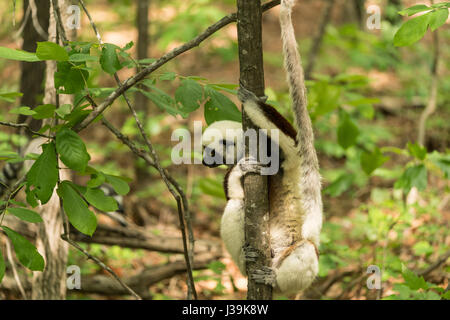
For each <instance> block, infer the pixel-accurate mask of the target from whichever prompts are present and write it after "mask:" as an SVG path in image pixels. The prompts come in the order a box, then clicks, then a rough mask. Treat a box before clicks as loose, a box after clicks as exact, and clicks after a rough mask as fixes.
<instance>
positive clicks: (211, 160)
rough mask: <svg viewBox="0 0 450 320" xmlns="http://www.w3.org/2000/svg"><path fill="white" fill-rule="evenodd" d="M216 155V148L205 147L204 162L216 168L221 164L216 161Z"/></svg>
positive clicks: (205, 164)
mask: <svg viewBox="0 0 450 320" xmlns="http://www.w3.org/2000/svg"><path fill="white" fill-rule="evenodd" d="M215 156H216V150H214V149H211V148H208V147H206V148H204V149H203V160H202V164H203V165H204V166H207V167H209V168H216V167H218V166H220V163H216V160H215ZM223 163H224V162H223Z"/></svg>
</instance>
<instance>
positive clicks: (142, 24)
mask: <svg viewBox="0 0 450 320" xmlns="http://www.w3.org/2000/svg"><path fill="white" fill-rule="evenodd" d="M149 6H150V0H137V5H136V7H137V12H136V25H137V30H138V39H137V58H138V60H141V59H146V58H148V47H149V45H150V41H149V34H148V27H149V19H148V11H149ZM138 71H139V70H138ZM141 89H143V86H142V87H141ZM135 99H136V109H137V110H138V111H143V112H144V113H145V114H146V113H147V111H148V99H147V98H146V97H145V96H144V95H143V94H142V93H140V92H136V94H135Z"/></svg>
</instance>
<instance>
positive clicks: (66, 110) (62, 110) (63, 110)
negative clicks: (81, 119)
mask: <svg viewBox="0 0 450 320" xmlns="http://www.w3.org/2000/svg"><path fill="white" fill-rule="evenodd" d="M71 110H72V106H71V105H70V104H63V105H62V106H59V108H58V109H56V110H55V112H56V114H57V115H58V116H60V117H61V118H63V119H64V117H65V116H67V115H68V114H70V112H71Z"/></svg>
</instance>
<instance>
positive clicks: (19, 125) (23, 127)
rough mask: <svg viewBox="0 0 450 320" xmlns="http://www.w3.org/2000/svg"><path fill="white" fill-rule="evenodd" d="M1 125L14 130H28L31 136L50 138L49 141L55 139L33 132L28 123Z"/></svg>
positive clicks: (1, 123)
mask: <svg viewBox="0 0 450 320" xmlns="http://www.w3.org/2000/svg"><path fill="white" fill-rule="evenodd" d="M0 125H2V126H6V127H12V128H22V129H25V130H27V131H28V132H30V133H31V134H34V135H37V136H40V137H44V138H48V139H53V137H51V136H48V135H46V134H42V133H39V132H36V131H33V130H32V129H31V128H30V127H29V126H28V124H26V123H12V122H4V121H0Z"/></svg>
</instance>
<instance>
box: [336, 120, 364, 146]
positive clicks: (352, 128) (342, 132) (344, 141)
mask: <svg viewBox="0 0 450 320" xmlns="http://www.w3.org/2000/svg"><path fill="white" fill-rule="evenodd" d="M358 135H359V129H358V127H357V126H356V124H355V123H354V122H353V121H352V120H351V119H350V117H349V116H348V115H345V116H344V119H343V120H341V123H340V125H339V127H338V129H337V138H338V143H339V145H340V146H341V147H342V148H344V149H348V148H349V147H351V146H353V145H354V144H355V143H356V140H357V139H358Z"/></svg>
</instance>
